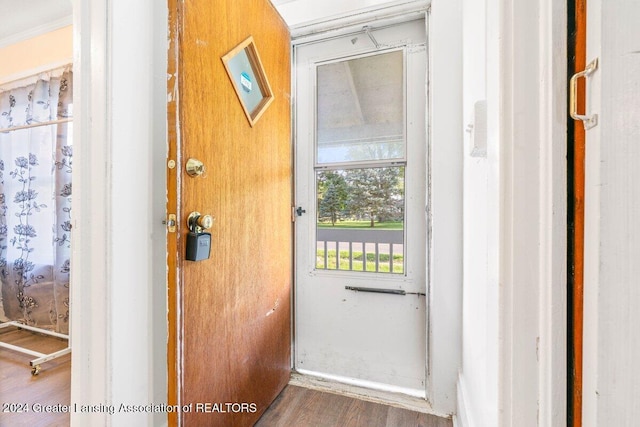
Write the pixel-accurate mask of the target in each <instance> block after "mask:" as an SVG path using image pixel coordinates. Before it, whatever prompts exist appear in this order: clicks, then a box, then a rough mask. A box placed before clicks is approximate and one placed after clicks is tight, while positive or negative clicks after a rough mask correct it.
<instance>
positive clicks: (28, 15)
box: [0, 0, 72, 44]
mask: <svg viewBox="0 0 640 427" xmlns="http://www.w3.org/2000/svg"><path fill="white" fill-rule="evenodd" d="M71 16H72V6H71V0H24V1H15V0H0V44H2V42H3V41H5V42H6V41H7V40H12V41H19V40H20V39H24V38H27V37H29V36H32V35H36V34H37V33H38V31H37V30H38V29H41V31H40V32H44V31H47V30H51V29H53V28H51V27H50V26H51V25H52V24H53V25H54V26H55V25H56V24H57V26H58V27H60V26H63V25H68V24H70V23H71Z"/></svg>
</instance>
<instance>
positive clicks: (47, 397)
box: [0, 328, 71, 427]
mask: <svg viewBox="0 0 640 427" xmlns="http://www.w3.org/2000/svg"><path fill="white" fill-rule="evenodd" d="M0 340H1V341H3V342H6V343H9V344H14V345H19V346H22V347H27V348H29V349H32V350H35V351H39V352H41V353H51V352H54V351H56V350H61V349H63V348H65V347H66V345H67V343H66V341H64V340H61V339H59V338H55V337H48V336H43V335H40V334H34V333H32V332H28V331H24V330H9V328H7V329H5V330H0ZM32 359H34V357H32V356H29V355H27V354H22V353H18V352H15V351H13V350H8V349H5V348H0V427H23V426H24V427H27V426H28V427H66V426H68V425H69V414H64V413H62V414H61V413H58V414H56V413H35V412H34V411H33V409H34V407H33V406H32V405H34V404H36V405H38V404H39V405H59V404H62V405H68V404H69V402H70V400H71V390H70V385H71V355H69V354H67V355H65V356H63V357H61V358H59V359H55V360H52V361H50V362H47V363H44V364H42V371H41V372H40V374H39V375H37V376H32V375H31V368H30V367H29V361H30V360H32ZM6 404H18V405H26V407H27V408H28V409H29V411H28V412H22V413H10V412H4V410H8V409H14V410H15V409H17V408H16V407H12V408H11V407H6V406H5V405H6ZM36 409H37V407H36Z"/></svg>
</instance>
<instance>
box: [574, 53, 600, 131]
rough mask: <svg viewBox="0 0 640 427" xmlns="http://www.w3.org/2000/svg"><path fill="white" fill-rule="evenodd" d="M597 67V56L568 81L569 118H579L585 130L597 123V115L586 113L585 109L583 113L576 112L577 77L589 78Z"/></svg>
mask: <svg viewBox="0 0 640 427" xmlns="http://www.w3.org/2000/svg"><path fill="white" fill-rule="evenodd" d="M597 68H598V58H596V59H594V60H593V61H591V62H590V63H589V65H587V68H585V69H584V70H583V71H580V72H579V73H576V74H574V75H573V77H571V80H570V82H569V114H571V118H573V119H574V120H580V121H581V122H582V123H583V124H584V128H585V130H588V129H591V128H592V127H594V126H596V125H597V124H598V115H597V114H591V115H587V114H586V111H585V114H578V79H580V78H582V77H584V78H585V79H587V78H589V76H590V75H591V74H593V72H594V71H595V70H596V69H597ZM585 98H586V97H585ZM585 104H586V102H585ZM585 109H586V108H585Z"/></svg>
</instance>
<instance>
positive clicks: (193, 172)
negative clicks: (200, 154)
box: [186, 158, 205, 178]
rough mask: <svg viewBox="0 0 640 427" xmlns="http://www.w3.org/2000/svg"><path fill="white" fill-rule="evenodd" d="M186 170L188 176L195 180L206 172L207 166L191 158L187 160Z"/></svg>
mask: <svg viewBox="0 0 640 427" xmlns="http://www.w3.org/2000/svg"><path fill="white" fill-rule="evenodd" d="M186 170H187V175H189V176H190V177H193V178H195V177H197V176H200V175H202V174H203V173H204V172H205V166H204V163H202V162H201V161H200V160H198V159H193V158H191V159H189V160H187V165H186Z"/></svg>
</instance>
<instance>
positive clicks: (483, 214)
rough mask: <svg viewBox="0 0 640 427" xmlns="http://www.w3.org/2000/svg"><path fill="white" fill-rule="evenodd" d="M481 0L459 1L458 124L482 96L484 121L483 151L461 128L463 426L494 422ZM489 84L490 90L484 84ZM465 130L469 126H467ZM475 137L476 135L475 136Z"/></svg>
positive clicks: (491, 223) (492, 145)
mask: <svg viewBox="0 0 640 427" xmlns="http://www.w3.org/2000/svg"><path fill="white" fill-rule="evenodd" d="M486 9H487V1H485V0H464V1H463V13H462V15H463V25H462V28H463V46H464V47H463V52H464V53H463V62H464V67H463V69H464V72H463V75H464V79H463V88H464V90H463V118H464V121H463V124H464V126H465V128H467V126H469V125H471V126H473V127H474V128H480V127H481V126H482V123H481V121H482V120H483V118H482V117H477V118H476V117H475V115H474V110H475V108H474V106H475V104H476V103H477V102H480V101H488V107H489V111H488V113H489V115H490V122H489V123H487V124H488V135H489V144H488V147H487V148H488V150H487V153H486V154H484V155H482V154H480V153H479V154H473V155H472V153H473V152H472V146H471V144H472V141H471V140H472V137H473V136H476V138H478V139H479V138H481V136H480V135H479V134H478V133H477V129H476V131H474V132H473V133H472V132H465V139H464V149H463V152H462V156H463V159H464V217H463V218H464V219H463V223H464V256H463V258H464V266H463V275H464V282H463V283H464V285H463V289H464V290H463V303H462V304H463V323H462V342H463V348H462V368H461V372H460V378H459V384H458V388H459V389H458V396H459V400H460V404H461V405H464V410H460V411H458V412H459V413H460V415H461V416H465V417H467V418H466V420H465V422H466V423H468V425H469V426H496V425H498V418H497V416H498V413H497V412H498V411H497V410H498V406H497V403H498V366H497V361H498V280H497V279H498V271H497V268H498V262H497V260H498V259H499V253H498V246H497V239H498V230H499V224H498V221H497V218H499V199H498V197H497V195H498V182H497V178H498V174H497V172H498V156H499V147H498V138H497V126H498V123H497V118H498V117H497V114H496V105H497V103H498V97H497V92H496V87H495V85H494V82H493V81H491V80H489V79H492V78H493V77H494V76H495V74H496V73H497V70H498V68H497V63H496V62H495V61H491V62H489V61H488V57H487V55H488V53H489V49H490V48H492V47H493V46H490V47H488V46H487V44H488V43H492V44H494V43H495V38H494V37H495V36H494V35H493V34H491V35H489V34H490V31H492V30H491V28H493V27H489V26H488V22H487V21H488V19H492V18H493V17H492V16H487V11H486ZM488 85H491V89H492V90H490V91H488V88H487V86H488ZM469 130H471V129H469ZM478 143H479V141H478Z"/></svg>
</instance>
